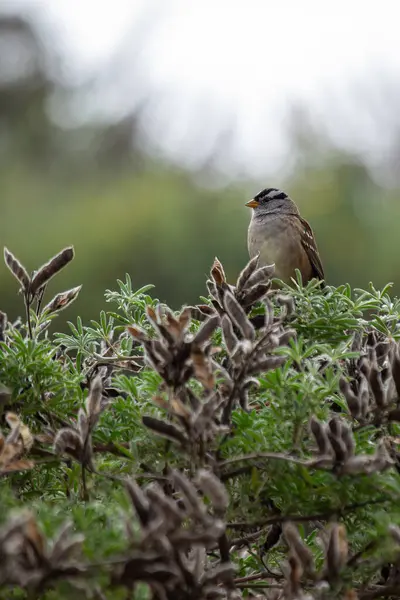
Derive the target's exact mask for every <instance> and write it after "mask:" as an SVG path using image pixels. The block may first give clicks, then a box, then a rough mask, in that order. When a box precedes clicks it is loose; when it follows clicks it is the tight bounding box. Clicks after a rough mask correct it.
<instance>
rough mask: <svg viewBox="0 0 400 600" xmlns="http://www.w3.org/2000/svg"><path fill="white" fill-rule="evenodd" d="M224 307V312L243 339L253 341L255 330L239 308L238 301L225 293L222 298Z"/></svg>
mask: <svg viewBox="0 0 400 600" xmlns="http://www.w3.org/2000/svg"><path fill="white" fill-rule="evenodd" d="M224 306H225V310H226V312H227V313H228V315H229V316H230V318H231V319H232V321H233V322H234V323H235V325H236V326H237V327H238V329H239V330H240V332H241V333H242V335H243V337H244V338H245V339H246V340H254V338H255V330H254V327H253V325H252V324H251V323H250V321H249V320H248V318H247V315H246V313H245V312H244V310H243V308H242V307H241V306H240V304H239V303H238V301H237V300H236V299H235V298H234V296H233V295H232V294H231V293H230V292H227V293H226V294H225V297H224Z"/></svg>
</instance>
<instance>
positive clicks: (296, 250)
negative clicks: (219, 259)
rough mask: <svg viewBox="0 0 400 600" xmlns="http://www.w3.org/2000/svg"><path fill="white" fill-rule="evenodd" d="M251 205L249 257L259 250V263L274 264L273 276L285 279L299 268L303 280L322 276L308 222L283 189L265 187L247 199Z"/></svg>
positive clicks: (288, 279)
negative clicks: (250, 198)
mask: <svg viewBox="0 0 400 600" xmlns="http://www.w3.org/2000/svg"><path fill="white" fill-rule="evenodd" d="M246 206H249V207H250V208H252V209H253V214H252V217H251V221H250V225H249V232H248V240H247V241H248V249H249V254H250V258H252V257H253V256H255V255H256V254H258V253H260V261H259V264H260V266H262V265H270V264H272V263H274V264H275V276H276V277H278V278H279V279H282V280H283V281H284V282H286V283H290V282H291V278H292V277H293V278H296V273H295V269H299V271H300V273H301V276H302V279H303V283H304V284H306V283H307V282H308V281H310V280H311V279H313V278H316V279H324V278H325V277H324V269H323V267H322V263H321V259H320V257H319V253H318V249H317V244H316V242H315V239H314V234H313V232H312V229H311V227H310V225H309V224H308V223H307V221H305V220H304V219H303V218H302V217H301V216H300V213H299V209H298V208H297V206H296V204H295V203H294V202H293V200H291V199H290V198H289V196H288V195H287V194H285V192H282V191H281V190H278V189H276V188H267V189H265V190H262V191H261V192H260V193H259V194H257V195H256V196H255V197H254V198H253V199H252V200H250V201H249V202H247V203H246Z"/></svg>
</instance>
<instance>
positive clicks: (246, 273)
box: [236, 253, 260, 291]
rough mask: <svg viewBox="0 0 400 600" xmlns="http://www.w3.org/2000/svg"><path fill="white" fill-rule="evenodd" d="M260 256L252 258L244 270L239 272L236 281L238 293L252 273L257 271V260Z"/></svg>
mask: <svg viewBox="0 0 400 600" xmlns="http://www.w3.org/2000/svg"><path fill="white" fill-rule="evenodd" d="M259 256H260V254H259V253H258V254H257V255H256V256H254V257H253V258H252V259H251V260H250V261H249V262H248V263H247V265H246V266H245V268H244V269H243V270H242V271H241V273H240V275H239V277H238V280H237V284H236V287H237V289H238V291H240V290H242V289H243V288H244V287H245V285H246V283H247V281H248V279H249V277H250V276H251V275H252V274H253V273H254V271H255V270H256V269H257V264H258V259H259Z"/></svg>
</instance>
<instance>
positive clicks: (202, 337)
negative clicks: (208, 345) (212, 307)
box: [193, 315, 219, 346]
mask: <svg viewBox="0 0 400 600" xmlns="http://www.w3.org/2000/svg"><path fill="white" fill-rule="evenodd" d="M218 324H219V317H218V316H217V315H215V316H213V317H210V318H209V319H207V321H205V322H204V323H203V325H202V326H201V327H200V329H199V330H198V332H197V333H196V335H195V336H194V338H193V344H195V345H197V346H201V345H202V344H204V343H205V342H208V340H209V339H210V338H211V336H212V334H213V333H214V331H215V329H216V328H217V327H218Z"/></svg>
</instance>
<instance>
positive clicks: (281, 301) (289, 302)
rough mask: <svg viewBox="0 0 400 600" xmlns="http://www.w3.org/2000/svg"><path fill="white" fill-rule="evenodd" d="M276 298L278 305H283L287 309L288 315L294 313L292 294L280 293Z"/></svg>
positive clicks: (286, 314)
mask: <svg viewBox="0 0 400 600" xmlns="http://www.w3.org/2000/svg"><path fill="white" fill-rule="evenodd" d="M275 300H276V303H277V304H278V306H282V307H283V308H284V309H285V316H286V317H290V316H291V315H292V314H293V313H294V300H293V298H292V296H287V295H284V294H278V295H277V296H276V298H275Z"/></svg>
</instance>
